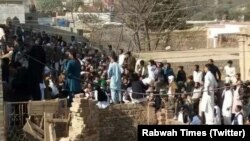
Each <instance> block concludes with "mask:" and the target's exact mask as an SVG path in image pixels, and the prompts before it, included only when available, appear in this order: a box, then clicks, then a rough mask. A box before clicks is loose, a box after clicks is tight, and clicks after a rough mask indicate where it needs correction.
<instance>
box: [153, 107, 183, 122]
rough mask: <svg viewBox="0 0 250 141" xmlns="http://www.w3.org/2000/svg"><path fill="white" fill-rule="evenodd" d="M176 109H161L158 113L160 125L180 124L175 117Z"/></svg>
mask: <svg viewBox="0 0 250 141" xmlns="http://www.w3.org/2000/svg"><path fill="white" fill-rule="evenodd" d="M173 117H174V111H173V110H170V109H161V110H159V111H158V112H157V113H156V118H157V124H158V125H175V124H179V123H178V122H177V121H176V120H174V119H173Z"/></svg>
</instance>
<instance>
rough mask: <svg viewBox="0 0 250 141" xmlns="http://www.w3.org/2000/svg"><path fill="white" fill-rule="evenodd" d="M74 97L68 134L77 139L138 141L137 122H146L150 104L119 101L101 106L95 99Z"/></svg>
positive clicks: (72, 138) (83, 140)
mask: <svg viewBox="0 0 250 141" xmlns="http://www.w3.org/2000/svg"><path fill="white" fill-rule="evenodd" d="M73 101H74V102H73V104H72V107H71V108H70V110H71V112H72V121H71V126H72V129H71V130H70V132H69V136H70V139H71V140H74V141H77V140H81V141H107V140H111V141H118V140H119V141H135V140H136V137H137V134H136V133H137V125H138V124H146V123H147V104H118V105H112V106H109V107H108V108H107V109H99V108H98V107H97V106H96V102H95V101H91V100H87V99H85V98H74V100H73ZM150 115H151V116H152V113H151V114H150Z"/></svg>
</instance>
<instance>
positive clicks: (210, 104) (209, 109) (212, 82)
mask: <svg viewBox="0 0 250 141" xmlns="http://www.w3.org/2000/svg"><path fill="white" fill-rule="evenodd" d="M205 72H206V75H205V82H204V93H203V97H202V103H201V104H202V105H201V111H203V112H204V114H205V119H206V124H207V125H213V124H214V90H215V88H216V87H217V86H218V83H217V81H216V79H215V77H214V75H213V74H212V72H211V65H210V64H207V65H205Z"/></svg>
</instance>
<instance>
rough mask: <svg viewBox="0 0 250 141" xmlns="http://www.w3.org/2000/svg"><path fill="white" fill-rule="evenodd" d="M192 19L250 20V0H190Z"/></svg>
mask: <svg viewBox="0 0 250 141" xmlns="http://www.w3.org/2000/svg"><path fill="white" fill-rule="evenodd" d="M189 7H191V8H190V11H191V12H190V19H191V20H214V19H218V20H221V19H223V18H225V19H227V20H238V19H239V17H240V16H243V15H244V16H245V20H248V21H249V20H250V0H190V2H189Z"/></svg>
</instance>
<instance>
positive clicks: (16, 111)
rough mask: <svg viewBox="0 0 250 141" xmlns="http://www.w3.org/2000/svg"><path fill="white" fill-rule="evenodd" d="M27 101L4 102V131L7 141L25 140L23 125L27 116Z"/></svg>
mask: <svg viewBox="0 0 250 141" xmlns="http://www.w3.org/2000/svg"><path fill="white" fill-rule="evenodd" d="M27 106H28V102H4V130H5V131H4V132H5V138H6V139H7V141H26V138H25V134H24V132H23V126H24V124H25V123H26V118H28V108H27Z"/></svg>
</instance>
